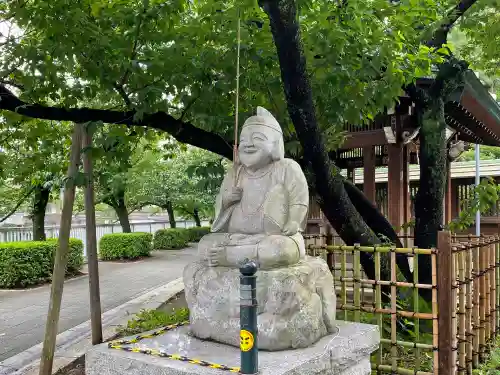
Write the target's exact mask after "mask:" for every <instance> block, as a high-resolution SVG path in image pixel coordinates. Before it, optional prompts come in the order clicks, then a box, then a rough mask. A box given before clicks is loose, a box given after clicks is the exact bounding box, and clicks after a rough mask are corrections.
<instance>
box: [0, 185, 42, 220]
mask: <svg viewBox="0 0 500 375" xmlns="http://www.w3.org/2000/svg"><path fill="white" fill-rule="evenodd" d="M35 187H36V186H32V187H31V189H29V190H28V191H27V192H26V194H24V195H23V196H22V197H21V199H19V201H18V202H17V204H16V205H15V206H14V208H13V209H12V210H10V211H9V213H8V214H7V215H5V216H4V217H3V218H1V219H0V223H3V222H4V221H5V220H7V219H8V218H9V217H11V216H12V215H14V214H15V213H16V211H17V209H18V208H19V207H21V205H22V204H23V203H24V202H26V199H28V197H29V196H30V195H31V193H33V191H34V190H35Z"/></svg>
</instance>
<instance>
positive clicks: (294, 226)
mask: <svg viewBox="0 0 500 375" xmlns="http://www.w3.org/2000/svg"><path fill="white" fill-rule="evenodd" d="M299 228H300V226H299V223H297V222H296V221H289V222H288V223H286V224H285V226H284V227H283V234H284V235H285V236H293V235H294V234H297V232H298V231H299Z"/></svg>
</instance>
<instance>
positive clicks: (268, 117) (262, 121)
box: [243, 107, 283, 134]
mask: <svg viewBox="0 0 500 375" xmlns="http://www.w3.org/2000/svg"><path fill="white" fill-rule="evenodd" d="M248 125H257V126H266V127H268V128H271V129H273V130H276V131H277V132H278V133H280V134H283V131H282V130H281V126H280V124H279V123H278V121H276V119H275V118H274V116H273V115H272V114H271V112H269V111H268V110H267V109H265V108H263V107H257V115H255V116H252V117H249V118H248V119H247V120H246V121H245V123H244V124H243V127H245V126H248Z"/></svg>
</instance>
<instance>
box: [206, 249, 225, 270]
mask: <svg viewBox="0 0 500 375" xmlns="http://www.w3.org/2000/svg"><path fill="white" fill-rule="evenodd" d="M225 251H226V250H225V248H224V247H213V248H211V249H210V250H209V251H208V254H207V259H208V265H209V266H210V267H218V266H219V264H220V262H221V260H222V258H223V257H224V252H225Z"/></svg>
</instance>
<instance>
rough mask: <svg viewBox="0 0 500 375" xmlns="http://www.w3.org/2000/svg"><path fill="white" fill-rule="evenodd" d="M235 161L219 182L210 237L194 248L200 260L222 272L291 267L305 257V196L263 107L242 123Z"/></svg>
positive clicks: (295, 166)
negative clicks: (246, 264) (251, 265)
mask: <svg viewBox="0 0 500 375" xmlns="http://www.w3.org/2000/svg"><path fill="white" fill-rule="evenodd" d="M238 160H239V162H240V163H241V164H239V165H238V166H237V167H236V170H234V169H233V170H231V171H230V172H229V173H228V174H227V175H226V177H225V179H224V182H223V183H222V188H221V192H220V194H219V197H218V199H217V203H216V209H215V212H216V218H215V221H214V224H213V226H212V232H213V234H211V235H209V236H206V237H204V238H203V239H202V241H201V242H200V244H199V246H198V250H199V253H200V256H201V258H202V259H204V260H206V261H207V264H208V265H212V266H226V267H239V265H240V264H241V262H242V261H243V260H245V259H253V260H257V261H258V262H259V264H260V269H263V270H264V269H271V268H275V267H280V266H290V265H293V264H296V263H297V262H298V261H299V260H300V259H302V258H304V256H305V246H304V239H303V237H302V235H301V234H300V231H302V230H304V229H305V224H306V219H307V209H308V203H309V191H308V187H307V182H306V179H305V176H304V173H303V172H302V170H301V169H300V166H299V165H298V164H297V163H296V162H295V161H293V160H291V159H285V158H284V146H283V134H282V132H281V128H280V126H279V124H278V122H277V121H276V120H275V119H274V117H273V116H272V115H271V114H270V113H269V112H268V111H266V110H265V109H264V108H261V107H259V108H258V110H257V116H252V117H250V118H249V119H248V120H247V121H246V122H245V123H244V124H243V128H242V131H241V136H240V144H239V148H238ZM235 174H236V175H235ZM235 185H236V186H235Z"/></svg>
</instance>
